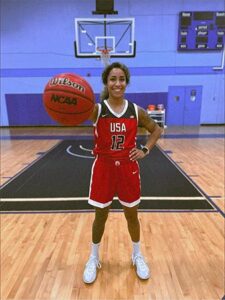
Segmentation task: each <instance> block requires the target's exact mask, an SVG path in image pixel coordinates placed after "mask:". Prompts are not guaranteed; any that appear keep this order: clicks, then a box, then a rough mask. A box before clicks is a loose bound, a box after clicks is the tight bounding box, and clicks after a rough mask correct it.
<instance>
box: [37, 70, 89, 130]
mask: <svg viewBox="0 0 225 300" xmlns="http://www.w3.org/2000/svg"><path fill="white" fill-rule="evenodd" d="M43 102H44V107H45V109H46V111H47V113H48V114H49V116H50V117H51V118H52V119H53V120H55V121H57V122H58V123H60V124H62V125H69V126H73V125H78V124H81V123H82V122H84V121H86V120H87V119H88V117H89V116H90V114H91V113H92V111H93V109H94V105H95V97H94V93H93V90H92V88H91V86H90V84H89V83H88V82H87V81H86V80H85V79H84V78H82V77H81V76H79V75H76V74H68V73H63V74H58V75H56V76H54V77H53V78H51V79H50V80H49V81H48V83H47V85H46V86H45V89H44V93H43Z"/></svg>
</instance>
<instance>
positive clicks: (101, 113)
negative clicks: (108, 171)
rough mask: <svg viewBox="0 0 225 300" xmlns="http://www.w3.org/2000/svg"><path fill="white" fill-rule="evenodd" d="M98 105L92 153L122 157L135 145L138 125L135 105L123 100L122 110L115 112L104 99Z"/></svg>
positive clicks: (125, 156)
mask: <svg viewBox="0 0 225 300" xmlns="http://www.w3.org/2000/svg"><path fill="white" fill-rule="evenodd" d="M98 105H99V107H98V108H99V110H98V118H97V121H96V123H95V124H94V137H95V148H94V150H93V153H94V155H100V156H105V157H109V158H117V159H123V158H128V157H129V152H130V150H131V149H132V148H134V147H135V146H136V135H137V127H138V108H137V105H136V104H134V103H132V102H130V101H128V100H125V106H124V110H123V111H122V112H121V113H120V114H117V113H115V112H114V111H113V110H112V108H111V107H110V106H109V104H108V102H107V101H106V100H104V101H102V102H101V104H98Z"/></svg>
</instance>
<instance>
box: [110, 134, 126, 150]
mask: <svg viewBox="0 0 225 300" xmlns="http://www.w3.org/2000/svg"><path fill="white" fill-rule="evenodd" d="M124 142H125V136H124V135H112V146H111V149H112V150H115V151H116V150H123V149H124Z"/></svg>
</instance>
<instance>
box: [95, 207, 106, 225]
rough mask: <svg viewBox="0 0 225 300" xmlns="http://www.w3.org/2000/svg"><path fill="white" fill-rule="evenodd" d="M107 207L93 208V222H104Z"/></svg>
mask: <svg viewBox="0 0 225 300" xmlns="http://www.w3.org/2000/svg"><path fill="white" fill-rule="evenodd" d="M108 214H109V207H105V208H98V207H96V209H95V222H97V223H105V222H106V220H107V219H108Z"/></svg>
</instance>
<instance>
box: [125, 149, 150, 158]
mask: <svg viewBox="0 0 225 300" xmlns="http://www.w3.org/2000/svg"><path fill="white" fill-rule="evenodd" d="M145 156H146V154H144V152H143V151H142V150H141V149H138V148H133V149H132V150H131V151H130V155H129V157H130V159H131V160H138V159H142V158H144V157H145Z"/></svg>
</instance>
